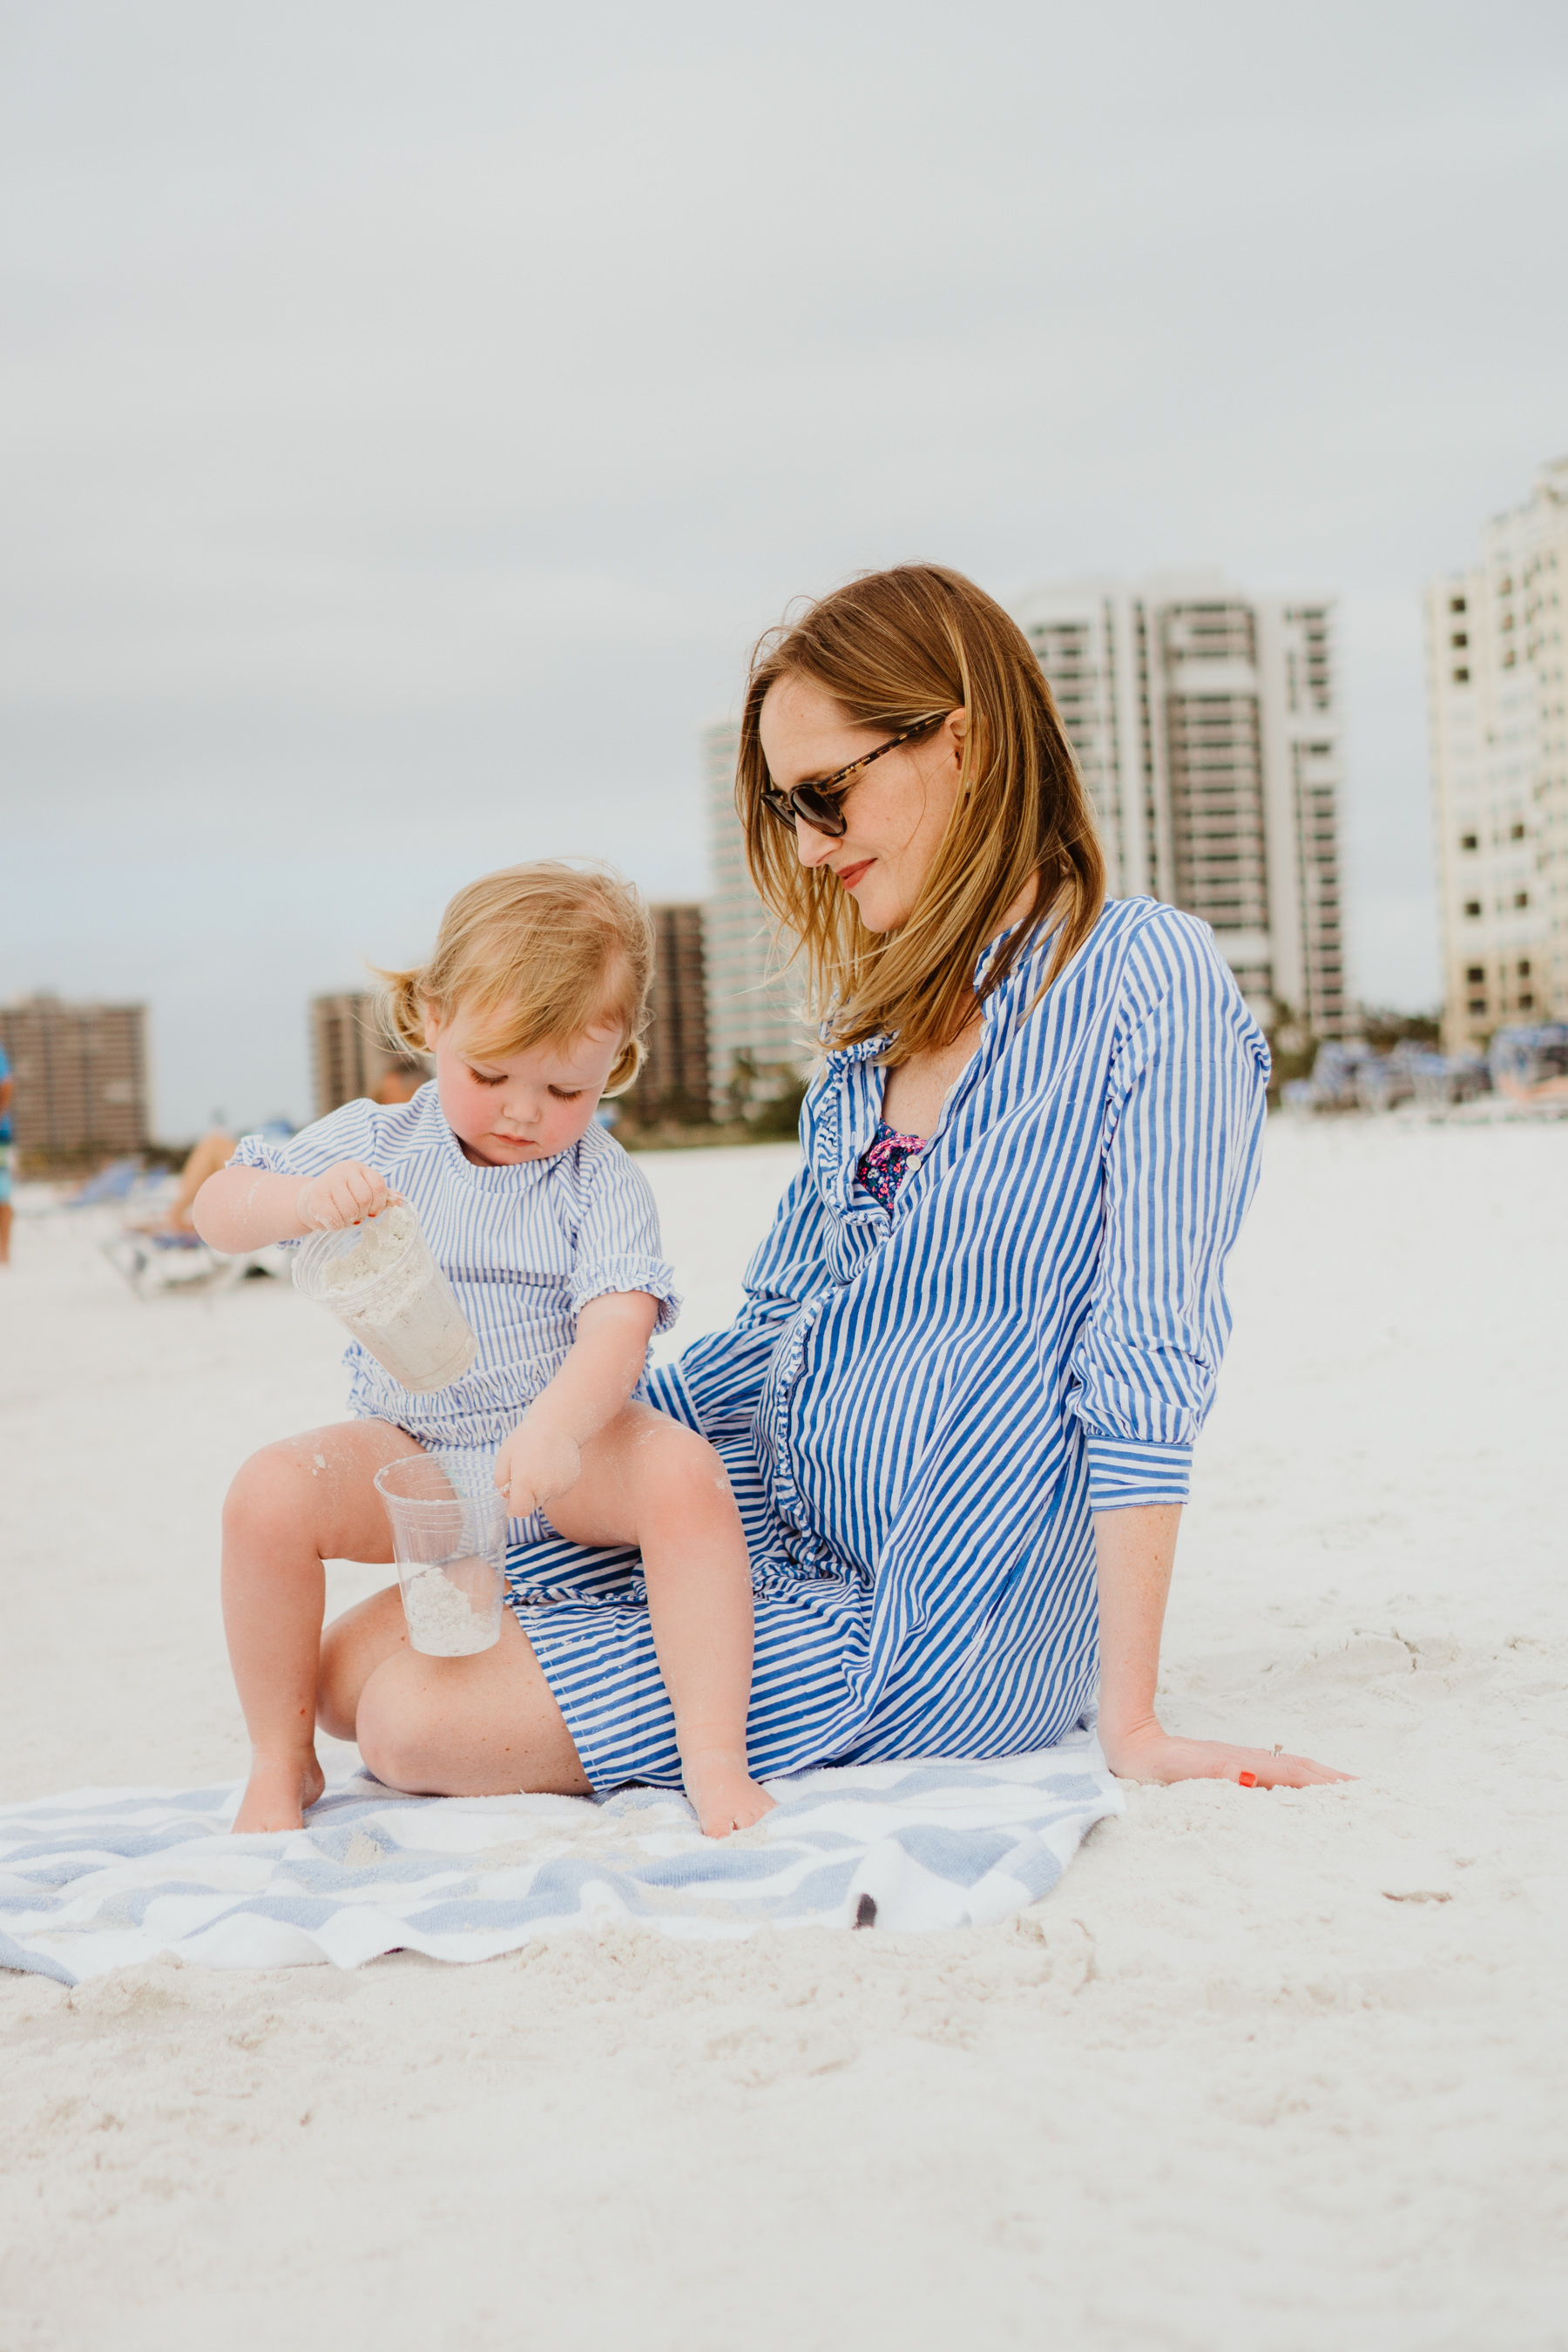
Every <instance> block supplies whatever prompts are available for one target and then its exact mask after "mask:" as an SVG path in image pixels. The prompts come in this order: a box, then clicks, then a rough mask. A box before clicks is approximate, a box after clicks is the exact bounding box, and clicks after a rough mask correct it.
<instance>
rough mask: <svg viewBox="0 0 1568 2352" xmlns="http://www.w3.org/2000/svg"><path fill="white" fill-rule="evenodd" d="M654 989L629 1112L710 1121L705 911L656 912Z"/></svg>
mask: <svg viewBox="0 0 1568 2352" xmlns="http://www.w3.org/2000/svg"><path fill="white" fill-rule="evenodd" d="M648 912H649V913H650V914H651V915H652V917H653V928H654V969H653V988H652V992H651V993H650V996H649V1000H648V1022H647V1030H646V1032H645V1034H644V1043H645V1045H646V1046H647V1054H646V1057H645V1059H644V1062H643V1066H642V1068H641V1069H640V1070H639V1071H638V1073H637V1084H636V1085H635V1086H634V1087H629V1088H628V1089H627V1092H626V1097H625V1099H626V1105H627V1108H629V1109H630V1110H631V1111H633V1112H634V1113H635V1115H636V1116H637V1118H640V1119H645V1120H647V1121H649V1122H652V1121H653V1120H656V1119H661V1118H669V1119H679V1120H682V1121H688V1120H696V1119H704V1118H708V1117H709V1115H710V1114H709V1101H710V1074H709V1067H708V1003H707V972H706V958H705V956H704V954H703V944H702V929H703V925H702V908H700V907H696V906H691V907H669V906H665V907H651V908H649V909H648Z"/></svg>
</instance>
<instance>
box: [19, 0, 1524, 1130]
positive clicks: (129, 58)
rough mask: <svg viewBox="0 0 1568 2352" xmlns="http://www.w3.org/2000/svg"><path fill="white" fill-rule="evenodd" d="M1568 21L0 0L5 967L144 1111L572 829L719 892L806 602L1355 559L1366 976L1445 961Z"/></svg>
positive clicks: (207, 1078) (264, 1042)
mask: <svg viewBox="0 0 1568 2352" xmlns="http://www.w3.org/2000/svg"><path fill="white" fill-rule="evenodd" d="M1565 221H1568V10H1564V9H1563V7H1562V5H1560V0H1554V5H1536V0H1489V5H1488V6H1486V7H1485V8H1482V7H1479V6H1469V7H1464V8H1457V7H1450V6H1447V5H1442V0H1388V5H1379V0H1355V5H1337V0H1329V5H1317V6H1314V7H1312V8H1310V9H1303V8H1300V7H1296V6H1284V5H1268V0H1247V5H1202V0H1199V5H1187V6H1185V7H1183V8H1173V7H1172V6H1170V5H1144V0H1138V5H1115V0H1109V5H1108V4H1107V0H1099V5H1094V6H1085V5H1082V0H1077V5H1073V6H1070V7H1068V6H1061V5H1052V0H1029V5H985V0H965V5H963V6H962V7H961V6H958V5H947V6H942V7H938V6H932V5H925V4H924V0H898V4H897V5H881V4H880V0H875V5H872V4H871V0H836V5H815V0H804V4H803V0H792V5H789V6H787V7H773V8H769V9H767V10H765V11H764V10H763V9H762V8H758V7H747V6H744V5H737V0H723V5H711V6H710V5H679V0H674V5H664V6H660V7H657V8H655V7H650V6H648V5H646V0H644V5H637V6H628V5H620V0H608V4H607V5H606V0H601V5H598V6H596V7H595V8H594V9H592V10H574V9H562V8H559V7H553V6H552V7H550V8H544V7H541V6H537V5H527V0H504V5H486V4H484V0H441V5H438V6H437V5H430V0H421V5H404V0H374V4H373V5H361V0H309V5H303V0H269V5H268V6H267V7H265V8H244V9H241V8H237V7H232V6H227V5H218V6H215V5H213V0H188V5H175V0H136V5H126V0H114V5H94V4H93V0H47V5H45V0H35V5H15V0H12V5H0V270H3V287H4V298H3V316H0V349H3V355H4V389H3V395H0V397H3V410H0V420H3V431H0V464H3V467H4V477H3V479H0V510H3V529H4V547H5V557H4V562H5V583H4V609H3V614H0V996H7V995H12V994H16V993H19V992H26V991H30V990H32V989H35V988H40V987H48V988H54V989H56V990H58V992H61V993H63V994H103V995H108V996H113V997H143V996H144V997H146V998H148V999H149V1000H150V1001H151V1003H152V1005H153V1051H154V1060H155V1067H156V1076H157V1082H158V1098H157V1118H158V1125H159V1128H160V1129H161V1131H162V1132H163V1133H164V1134H165V1135H167V1136H170V1137H180V1136H187V1135H190V1134H192V1133H194V1132H195V1131H196V1129H199V1127H200V1126H201V1125H202V1124H203V1123H204V1122H205V1120H206V1119H207V1118H208V1117H209V1116H210V1115H211V1114H212V1113H213V1112H214V1111H216V1110H221V1111H223V1112H224V1113H225V1114H226V1116H227V1117H228V1118H230V1119H233V1120H242V1121H253V1120H255V1119H258V1118H262V1117H265V1116H267V1115H268V1114H269V1113H272V1112H274V1111H283V1112H286V1113H291V1114H293V1115H294V1116H295V1117H296V1118H303V1117H305V1116H307V1115H308V1113H309V1109H310V1095H309V1083H308V1076H307V1052H306V1034H305V1012H304V1007H305V1001H306V999H307V998H308V997H309V995H310V993H311V992H314V991H315V990H318V989H321V988H330V987H342V986H352V985H354V984H355V983H356V982H357V981H359V980H360V979H361V977H362V975H363V964H362V961H361V959H362V958H363V957H365V956H371V957H374V958H376V959H378V960H382V961H385V960H388V959H403V958H409V959H411V958H413V957H415V956H416V955H417V954H419V953H420V952H421V951H422V950H424V949H425V948H426V946H427V945H428V943H429V941H430V940H431V938H432V936H433V933H434V929H435V925H436V922H437V917H438V915H439V911H440V908H441V905H442V903H443V902H444V900H445V898H446V897H447V895H448V894H449V892H450V891H451V890H452V889H453V888H454V887H456V886H457V885H458V883H460V882H462V881H464V880H467V879H468V878H469V877H471V876H472V875H474V874H475V873H477V872H480V871H483V870H484V869H485V868H486V867H488V866H494V865H500V864H502V863H507V862H510V861H511V860H513V859H516V858H520V857H526V856H536V855H541V854H570V853H583V854H597V855H605V856H611V857H613V858H615V859H616V860H617V861H618V862H619V863H620V864H621V865H622V866H624V867H625V868H626V870H627V871H628V872H630V873H631V874H632V875H633V876H634V877H636V878H637V880H638V881H639V882H641V883H642V884H643V885H644V886H645V887H647V889H648V890H649V891H650V892H652V893H654V894H656V895H659V896H675V897H688V896H690V897H695V896H699V895H700V894H701V892H702V891H703V890H704V888H705V887H706V878H707V877H706V866H705V857H704V844H703V839H702V832H701V823H700V797H699V789H698V772H697V747H696V730H697V729H698V727H699V726H700V723H701V722H702V721H703V720H704V719H707V718H709V717H710V716H712V715H714V714H717V713H722V712H723V711H724V710H726V709H728V708H729V707H730V706H731V701H732V699H733V698H734V695H735V691H736V688H737V684H738V681H739V678H740V677H741V674H742V664H743V660H744V655H745V650H746V647H747V645H748V643H749V642H750V640H751V639H752V637H753V636H754V635H755V634H756V633H757V631H758V630H759V629H760V628H762V627H763V626H764V625H767V624H768V623H769V622H770V621H772V620H773V619H774V618H776V616H777V615H778V614H779V612H780V610H781V608H782V607H783V606H784V604H785V602H786V601H787V600H788V599H789V598H791V597H793V596H796V595H799V594H801V593H813V592H816V591H819V590H821V589H824V588H826V587H827V586H829V585H831V584H832V583H834V582H836V581H837V580H840V579H842V578H843V577H844V576H845V575H846V574H847V573H848V572H853V571H858V570H860V569H862V568H865V567H868V566H872V565H878V564H882V563H886V562H896V561H899V560H900V559H903V558H908V557H925V558H930V559H933V560H936V561H940V562H946V563H952V564H956V565H958V566H960V567H961V568H963V570H965V571H967V572H972V573H973V575H974V576H975V577H976V578H977V579H978V580H980V581H981V582H983V583H984V585H985V586H986V587H988V588H990V589H991V590H992V591H993V592H994V593H996V594H998V595H1000V596H1002V597H1004V598H1006V597H1008V596H1009V595H1011V594H1014V593H1016V592H1018V591H1020V590H1022V589H1024V588H1026V587H1027V586H1028V585H1029V584H1030V583H1033V582H1035V581H1038V580H1045V579H1050V578H1057V577H1068V576H1071V575H1074V574H1078V573H1082V572H1108V571H1109V572H1140V571H1142V570H1145V569H1149V568H1153V567H1162V566H1170V565H1189V564H1196V563H1204V564H1214V565H1217V566H1220V567H1222V568H1223V569H1224V570H1225V571H1226V572H1227V573H1228V574H1230V575H1231V576H1233V577H1234V578H1235V579H1237V580H1238V581H1240V582H1242V583H1246V584H1247V585H1250V586H1252V587H1254V588H1258V589H1268V588H1305V589H1310V590H1313V591H1321V590H1325V589H1326V590H1330V591H1332V592H1334V593H1336V594H1337V595H1338V597H1339V599H1340V615H1341V647H1342V665H1343V675H1344V677H1345V681H1346V687H1347V699H1348V710H1349V719H1350V736H1349V786H1348V792H1347V803H1348V807H1347V822H1348V831H1349V836H1350V847H1351V875H1352V945H1353V957H1354V969H1353V974H1352V978H1353V982H1354V984H1355V986H1356V987H1357V989H1358V991H1359V992H1360V993H1362V994H1363V996H1364V997H1366V998H1367V999H1369V1000H1371V1001H1375V1002H1394V1003H1401V1004H1405V1005H1416V1004H1421V1003H1426V1002H1429V1001H1431V1000H1432V999H1433V998H1434V996H1435V993H1436V956H1435V942H1434V924H1433V914H1432V908H1431V892H1430V857H1429V845H1428V817H1427V793H1426V739H1425V715H1424V688H1423V680H1422V667H1421V646H1420V635H1419V620H1418V603H1417V600H1418V596H1419V591H1420V587H1421V583H1422V582H1423V580H1424V579H1426V577H1427V576H1428V575H1429V574H1430V573H1431V572H1434V571H1436V570H1442V569H1446V568H1448V567H1450V566H1452V565H1456V564H1459V563H1463V562H1467V561H1468V560H1469V559H1470V557H1471V555H1472V553H1473V551H1474V549H1475V545H1476V540H1477V533H1478V530H1479V525H1480V523H1481V521H1482V520H1483V518H1484V517H1485V516H1486V515H1487V514H1489V513H1490V512H1493V511H1495V510H1496V509H1500V508H1501V507H1503V506H1506V505H1511V504H1513V503H1515V502H1517V501H1518V500H1520V499H1522V498H1523V497H1525V496H1527V495H1528V493H1529V490H1530V488H1531V480H1532V478H1533V475H1534V472H1535V469H1536V467H1537V466H1538V465H1539V464H1540V463H1541V462H1542V460H1544V459H1546V458H1549V457H1553V456H1555V455H1556V454H1558V453H1559V451H1560V450H1562V449H1563V447H1565V446H1568V304H1565V303H1564V300H1563V223H1564V222H1565Z"/></svg>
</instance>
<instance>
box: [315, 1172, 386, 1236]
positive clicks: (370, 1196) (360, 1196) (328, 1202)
mask: <svg viewBox="0 0 1568 2352" xmlns="http://www.w3.org/2000/svg"><path fill="white" fill-rule="evenodd" d="M402 1198H403V1195H402V1193H401V1192H388V1190H387V1187H386V1179H385V1178H384V1176H378V1175H377V1174H376V1172H375V1170H374V1168H366V1167H364V1166H363V1164H362V1163H361V1162H360V1161H359V1160H339V1161H338V1162H337V1164H336V1166H335V1167H332V1168H328V1169H324V1170H323V1171H322V1172H321V1175H320V1176H312V1177H311V1178H310V1181H308V1182H307V1183H304V1184H302V1185H301V1186H300V1197H299V1199H298V1200H297V1201H296V1202H295V1204H294V1206H295V1211H296V1213H297V1215H298V1216H299V1219H300V1223H301V1224H302V1225H309V1226H310V1227H311V1228H312V1229H313V1230H314V1231H316V1232H317V1233H332V1232H335V1231H339V1230H341V1229H342V1227H343V1226H344V1225H358V1224H363V1222H364V1220H365V1218H366V1217H379V1216H380V1214H381V1213H382V1211H383V1210H384V1209H390V1208H393V1207H395V1205H396V1204H397V1203H398V1202H401V1200H402Z"/></svg>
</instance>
